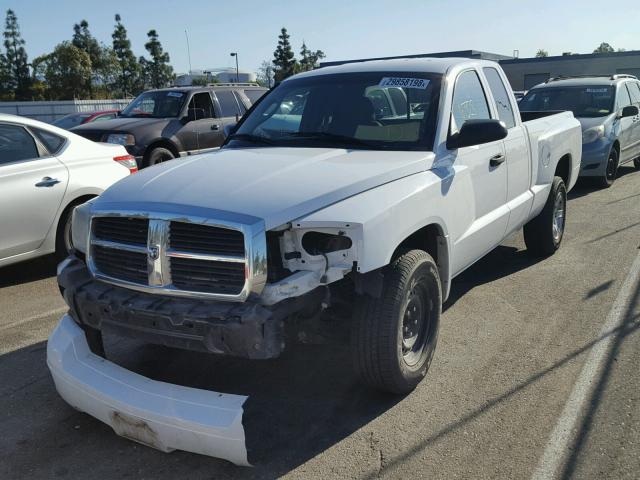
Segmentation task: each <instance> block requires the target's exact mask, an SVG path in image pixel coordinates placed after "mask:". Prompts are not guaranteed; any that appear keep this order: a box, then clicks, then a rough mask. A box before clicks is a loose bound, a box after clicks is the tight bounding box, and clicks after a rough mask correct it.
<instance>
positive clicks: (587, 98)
mask: <svg viewBox="0 0 640 480" xmlns="http://www.w3.org/2000/svg"><path fill="white" fill-rule="evenodd" d="M519 105H520V110H521V111H549V110H571V111H572V112H573V114H574V115H575V117H576V118H577V119H578V120H579V121H580V124H581V125H582V166H581V168H580V176H583V177H596V178H597V179H598V181H599V183H600V184H601V185H602V186H603V187H610V186H611V185H612V184H613V182H614V180H615V179H616V174H617V171H618V167H619V166H620V165H624V164H625V163H629V162H634V165H635V167H636V168H637V169H640V116H639V115H638V109H639V108H640V82H639V81H638V79H637V78H636V77H634V76H633V75H611V76H588V77H557V78H552V79H550V80H548V81H547V82H545V83H542V84H540V85H537V86H535V87H533V88H532V89H531V90H529V92H527V94H526V95H525V97H524V98H523V99H522V100H521V101H520V104H519Z"/></svg>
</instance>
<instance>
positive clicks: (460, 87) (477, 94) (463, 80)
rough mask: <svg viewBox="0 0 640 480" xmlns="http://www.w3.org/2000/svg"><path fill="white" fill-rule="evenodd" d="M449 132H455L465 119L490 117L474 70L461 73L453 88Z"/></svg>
mask: <svg viewBox="0 0 640 480" xmlns="http://www.w3.org/2000/svg"><path fill="white" fill-rule="evenodd" d="M451 112H452V125H451V133H455V132H457V131H458V130H459V129H460V127H462V124H463V123H464V122H466V121H467V120H478V119H490V118H491V115H490V114H489V106H488V105H487V98H486V97H485V96H484V90H483V89H482V84H481V83H480V79H479V78H478V74H477V73H476V72H475V71H474V70H469V71H466V72H463V73H461V74H460V75H459V76H458V79H457V81H456V86H455V87H454V90H453V103H452V105H451Z"/></svg>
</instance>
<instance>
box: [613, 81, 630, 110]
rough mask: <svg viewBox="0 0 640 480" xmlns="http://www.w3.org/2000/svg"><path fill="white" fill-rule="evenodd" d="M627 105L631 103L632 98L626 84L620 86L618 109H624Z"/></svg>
mask: <svg viewBox="0 0 640 480" xmlns="http://www.w3.org/2000/svg"><path fill="white" fill-rule="evenodd" d="M627 105H631V98H630V97H629V92H628V91H627V89H626V87H625V86H624V84H621V85H620V86H618V98H617V100H616V110H622V109H623V108H624V107H626V106H627Z"/></svg>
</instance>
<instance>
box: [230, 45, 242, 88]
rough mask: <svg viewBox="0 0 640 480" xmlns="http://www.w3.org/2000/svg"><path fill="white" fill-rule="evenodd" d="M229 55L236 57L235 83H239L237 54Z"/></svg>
mask: <svg viewBox="0 0 640 480" xmlns="http://www.w3.org/2000/svg"><path fill="white" fill-rule="evenodd" d="M229 55H231V56H232V57H236V83H240V73H238V52H231V53H230V54H229Z"/></svg>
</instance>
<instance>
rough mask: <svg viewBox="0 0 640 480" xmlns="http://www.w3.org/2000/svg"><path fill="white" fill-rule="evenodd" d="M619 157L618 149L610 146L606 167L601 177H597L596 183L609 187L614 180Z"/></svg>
mask: <svg viewBox="0 0 640 480" xmlns="http://www.w3.org/2000/svg"><path fill="white" fill-rule="evenodd" d="M619 162H620V159H619V158H618V151H617V150H616V149H615V148H612V149H611V151H610V152H609V158H608V159H607V168H606V169H605V173H604V175H603V176H602V177H600V178H599V179H598V184H599V185H600V186H601V187H603V188H609V187H610V186H611V185H613V182H615V181H616V176H617V175H618V165H619Z"/></svg>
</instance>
